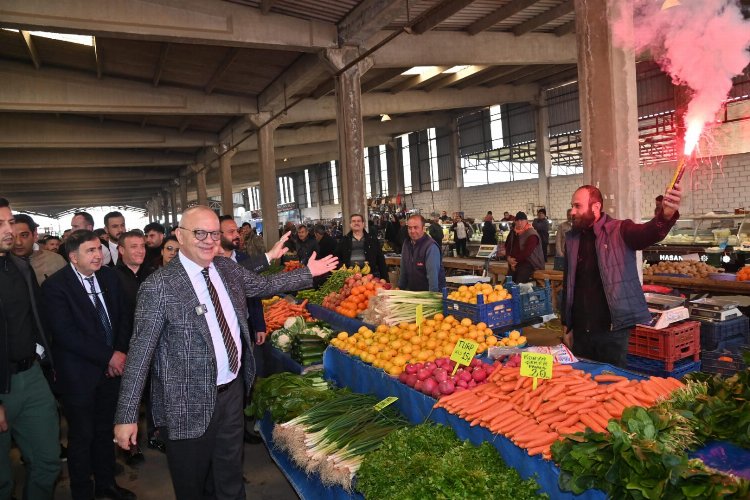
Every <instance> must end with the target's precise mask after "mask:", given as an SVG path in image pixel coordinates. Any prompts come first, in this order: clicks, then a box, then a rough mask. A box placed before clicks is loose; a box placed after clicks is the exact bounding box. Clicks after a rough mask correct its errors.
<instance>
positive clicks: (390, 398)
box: [373, 396, 398, 411]
mask: <svg viewBox="0 0 750 500" xmlns="http://www.w3.org/2000/svg"><path fill="white" fill-rule="evenodd" d="M396 401H398V398H397V397H396V396H388V397H387V398H385V399H383V400H382V401H379V402H378V403H377V404H376V405H375V406H373V409H374V410H375V411H380V410H382V409H383V408H385V407H386V406H388V405H390V404H393V403H394V402H396Z"/></svg>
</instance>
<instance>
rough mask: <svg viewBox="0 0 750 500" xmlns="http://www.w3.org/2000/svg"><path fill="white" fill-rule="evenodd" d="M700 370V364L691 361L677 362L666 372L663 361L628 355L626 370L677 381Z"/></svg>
mask: <svg viewBox="0 0 750 500" xmlns="http://www.w3.org/2000/svg"><path fill="white" fill-rule="evenodd" d="M700 369H701V362H700V361H693V360H692V359H683V360H680V361H677V362H676V363H674V364H673V366H672V369H671V370H667V369H666V367H665V363H664V361H659V360H656V359H649V358H644V357H641V356H633V355H631V354H628V370H630V371H634V372H637V373H643V374H646V375H655V376H657V377H674V378H677V379H679V378H682V377H683V376H685V375H687V374H688V373H691V372H697V371H700Z"/></svg>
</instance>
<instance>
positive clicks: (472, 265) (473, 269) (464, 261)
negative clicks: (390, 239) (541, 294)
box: [385, 255, 508, 285]
mask: <svg viewBox="0 0 750 500" xmlns="http://www.w3.org/2000/svg"><path fill="white" fill-rule="evenodd" d="M385 263H386V265H389V266H400V265H401V257H400V256H398V255H395V256H394V255H389V256H386V258H385ZM443 267H444V268H445V269H456V270H461V271H468V272H469V273H471V274H474V273H478V274H481V273H482V272H483V271H484V259H473V258H462V257H443ZM506 274H508V264H507V263H505V262H500V261H497V260H493V261H490V276H492V279H493V283H502V281H503V280H504V279H505V275H506ZM395 284H396V283H394V285H395Z"/></svg>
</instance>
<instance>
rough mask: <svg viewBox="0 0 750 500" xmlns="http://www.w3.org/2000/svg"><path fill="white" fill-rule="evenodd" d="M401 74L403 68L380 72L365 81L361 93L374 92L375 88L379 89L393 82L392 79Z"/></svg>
mask: <svg viewBox="0 0 750 500" xmlns="http://www.w3.org/2000/svg"><path fill="white" fill-rule="evenodd" d="M370 71H372V70H370ZM403 72H404V70H403V68H392V69H384V70H381V71H380V74H378V75H376V76H373V77H372V78H370V79H368V80H365V81H364V82H363V83H362V92H363V93H364V92H370V91H371V90H375V89H376V88H378V87H380V86H381V85H383V84H384V83H386V82H389V81H391V80H393V79H394V78H396V77H397V76H398V75H400V74H401V73H403ZM365 74H367V73H365Z"/></svg>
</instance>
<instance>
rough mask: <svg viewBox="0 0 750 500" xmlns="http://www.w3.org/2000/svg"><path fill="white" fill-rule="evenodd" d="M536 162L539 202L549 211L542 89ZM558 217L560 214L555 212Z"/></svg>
mask: <svg viewBox="0 0 750 500" xmlns="http://www.w3.org/2000/svg"><path fill="white" fill-rule="evenodd" d="M535 112H536V162H537V165H538V169H537V171H538V175H539V194H538V196H539V204H540V205H541V206H543V207H544V208H546V209H547V216H549V217H551V216H552V214H551V213H549V206H550V203H549V180H550V176H551V175H552V156H551V155H550V150H549V114H548V113H547V102H546V99H545V96H544V91H541V92H540V93H539V98H538V99H537V102H536V106H535ZM557 216H558V217H560V214H557Z"/></svg>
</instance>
